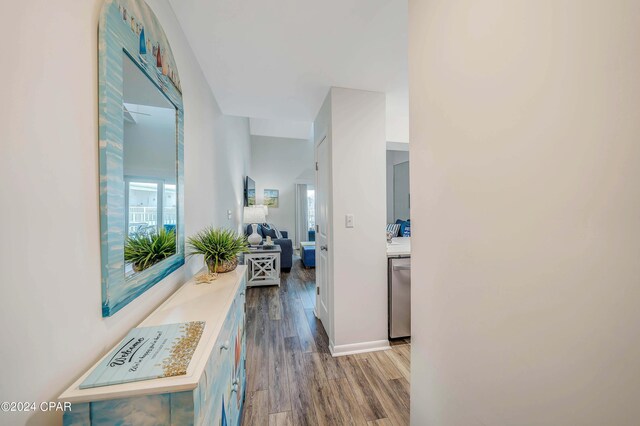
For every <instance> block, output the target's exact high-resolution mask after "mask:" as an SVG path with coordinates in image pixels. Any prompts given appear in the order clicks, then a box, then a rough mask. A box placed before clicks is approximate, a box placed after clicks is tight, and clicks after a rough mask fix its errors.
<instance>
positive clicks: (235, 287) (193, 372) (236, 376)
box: [59, 266, 247, 426]
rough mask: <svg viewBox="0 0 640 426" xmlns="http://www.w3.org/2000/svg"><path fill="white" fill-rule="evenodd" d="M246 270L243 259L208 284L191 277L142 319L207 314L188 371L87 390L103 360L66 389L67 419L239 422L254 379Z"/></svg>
mask: <svg viewBox="0 0 640 426" xmlns="http://www.w3.org/2000/svg"><path fill="white" fill-rule="evenodd" d="M246 272H247V268H246V266H238V268H237V269H236V270H235V271H232V272H229V273H226V274H220V275H218V279H217V280H215V281H213V282H211V283H208V284H196V283H195V280H194V279H191V280H190V281H189V282H187V283H185V284H184V285H183V286H182V287H181V288H180V289H179V290H178V291H176V292H175V293H174V294H173V295H172V296H171V297H170V298H169V299H167V300H166V301H165V302H164V303H163V304H162V305H160V307H159V308H158V309H156V310H155V311H154V312H153V313H152V314H151V315H150V316H149V317H147V319H145V320H144V321H143V322H142V323H140V324H139V326H140V327H145V326H153V325H162V324H174V323H181V322H188V321H205V328H204V331H203V333H202V337H201V338H200V341H199V343H198V346H197V348H196V350H195V353H194V354H193V357H192V358H191V362H190V363H189V367H188V369H187V374H186V375H183V376H174V377H165V378H161V379H153V380H143V381H138V382H130V383H123V384H118V385H111V386H102V387H96V388H89V389H80V388H79V385H80V383H82V382H83V381H84V379H85V378H86V377H87V376H88V375H89V373H90V372H91V371H92V370H93V368H95V367H96V365H98V363H99V362H98V363H96V365H94V366H93V367H92V368H91V369H89V371H87V372H86V373H85V374H83V375H82V376H81V377H80V378H79V379H78V380H76V382H75V383H74V384H73V385H71V387H69V389H67V390H66V391H65V392H64V393H63V394H62V395H60V398H59V399H60V401H66V402H71V411H68V412H65V414H64V419H63V422H64V425H65V426H80V425H82V426H85V425H121V424H127V425H128V424H135V420H133V421H132V419H136V418H140V419H154V422H155V424H162V425H167V426H169V425H171V426H178V425H180V426H182V425H185V426H191V425H213V424H215V425H220V424H228V425H239V424H240V421H241V417H242V405H243V403H244V398H245V383H246V371H245V359H246V339H245V290H246ZM110 352H111V351H108V352H107V353H106V354H105V357H106V356H108V355H109V353H110ZM103 358H104V357H103Z"/></svg>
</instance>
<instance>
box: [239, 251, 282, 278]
mask: <svg viewBox="0 0 640 426" xmlns="http://www.w3.org/2000/svg"><path fill="white" fill-rule="evenodd" d="M281 253H282V249H281V248H280V246H279V245H277V244H276V245H274V246H272V247H269V248H265V247H263V246H258V247H251V248H249V253H245V255H244V262H245V265H247V268H248V275H249V276H248V278H247V286H248V287H256V286H261V285H278V286H279V285H280V254H281Z"/></svg>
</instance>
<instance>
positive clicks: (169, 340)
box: [80, 321, 205, 389]
mask: <svg viewBox="0 0 640 426" xmlns="http://www.w3.org/2000/svg"><path fill="white" fill-rule="evenodd" d="M204 324H205V323H204V321H194V322H186V323H180V324H166V325H159V326H153V327H140V328H134V329H133V330H131V331H130V332H129V334H127V337H125V338H124V339H123V340H122V342H120V344H119V345H118V346H117V347H116V349H115V350H114V351H113V352H111V353H110V354H109V356H107V357H106V358H105V359H103V360H102V361H101V362H100V364H98V366H97V367H96V368H95V369H94V370H93V371H92V372H91V374H89V376H87V378H86V379H85V380H84V382H82V384H80V389H87V388H93V387H98V386H108V385H115V384H120V383H127V382H135V381H139V380H149V379H157V378H160V377H171V376H180V375H184V374H187V367H188V366H189V362H190V361H191V357H192V356H193V353H194V352H195V350H196V347H197V346H198V342H199V341H200V337H201V336H202V331H203V330H204Z"/></svg>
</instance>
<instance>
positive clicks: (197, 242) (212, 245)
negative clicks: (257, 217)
mask: <svg viewBox="0 0 640 426" xmlns="http://www.w3.org/2000/svg"><path fill="white" fill-rule="evenodd" d="M187 244H188V246H189V253H188V254H189V256H193V255H194V254H201V255H202V256H204V261H205V263H206V264H207V268H208V269H209V272H210V273H213V274H216V273H222V272H230V271H233V270H234V269H236V267H237V266H238V255H240V253H247V252H248V251H249V243H248V242H247V237H245V236H244V235H242V234H239V233H237V232H235V231H232V230H230V229H223V228H214V227H213V226H209V227H207V228H205V229H203V230H201V231H200V232H198V233H197V234H195V235H193V236H191V237H189V238H188V239H187Z"/></svg>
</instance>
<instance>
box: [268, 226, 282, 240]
mask: <svg viewBox="0 0 640 426" xmlns="http://www.w3.org/2000/svg"><path fill="white" fill-rule="evenodd" d="M269 227H270V228H271V229H272V230H273V231H275V233H276V238H277V239H282V233H281V232H280V231H279V230H278V228H276V227H275V226H274V224H273V223H270V224H269ZM271 238H273V237H271Z"/></svg>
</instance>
